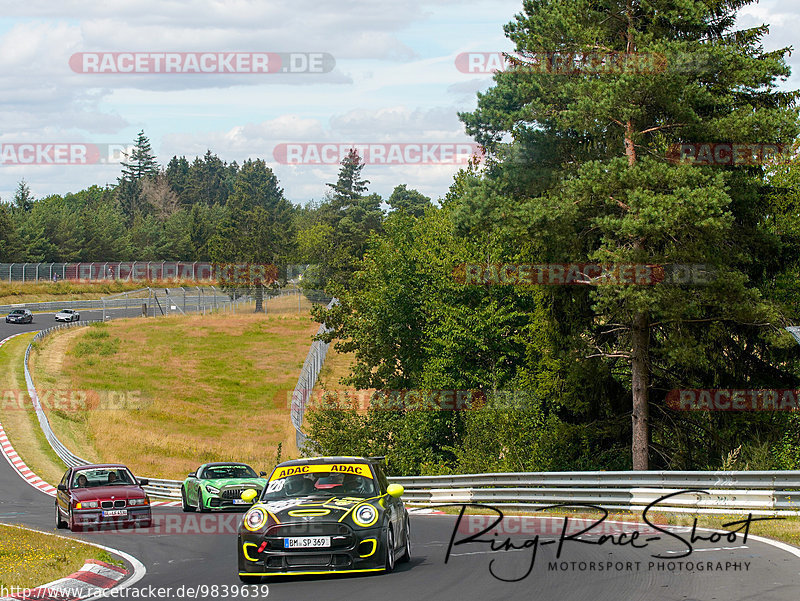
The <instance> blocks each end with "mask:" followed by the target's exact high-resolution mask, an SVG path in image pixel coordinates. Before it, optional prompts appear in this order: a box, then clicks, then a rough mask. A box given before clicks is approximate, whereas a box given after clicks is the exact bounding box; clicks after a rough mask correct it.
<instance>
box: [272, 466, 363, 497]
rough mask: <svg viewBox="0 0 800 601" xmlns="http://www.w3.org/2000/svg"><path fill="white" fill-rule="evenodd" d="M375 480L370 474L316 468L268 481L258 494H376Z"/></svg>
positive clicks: (302, 495)
mask: <svg viewBox="0 0 800 601" xmlns="http://www.w3.org/2000/svg"><path fill="white" fill-rule="evenodd" d="M377 495H378V489H377V485H376V483H375V480H373V479H372V478H371V477H370V476H366V475H358V474H342V473H336V472H323V471H317V472H313V473H304V474H293V475H288V476H285V477H278V478H275V476H274V475H273V479H272V480H271V481H270V483H269V485H268V486H267V488H265V489H264V492H263V493H262V495H261V500H262V501H277V500H279V499H286V498H297V497H364V498H367V497H375V496H377Z"/></svg>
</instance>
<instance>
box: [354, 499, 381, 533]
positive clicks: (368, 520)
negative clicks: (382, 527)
mask: <svg viewBox="0 0 800 601" xmlns="http://www.w3.org/2000/svg"><path fill="white" fill-rule="evenodd" d="M377 520H378V512H377V511H375V508H374V507H373V506H372V505H367V504H364V505H359V506H358V507H356V508H355V511H353V521H354V522H355V523H356V524H358V525H359V526H361V527H362V528H366V527H367V526H372V525H373V524H374V523H375V522H376V521H377Z"/></svg>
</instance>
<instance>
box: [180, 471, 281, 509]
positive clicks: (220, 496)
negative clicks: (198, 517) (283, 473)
mask: <svg viewBox="0 0 800 601" xmlns="http://www.w3.org/2000/svg"><path fill="white" fill-rule="evenodd" d="M266 475H267V473H266V472H261V476H266ZM266 485H267V481H266V480H265V479H264V478H261V477H260V476H259V474H256V472H255V470H254V469H253V468H252V467H250V466H249V465H247V464H245V463H235V462H218V463H205V464H203V465H201V466H200V467H199V468H197V470H196V471H194V472H192V473H191V474H189V475H188V476H187V477H186V479H185V480H184V481H183V486H181V501H182V505H183V510H184V511H197V510H199V511H201V512H205V511H211V510H212V509H249V508H250V506H251V505H252V504H253V501H252V500H250V501H245V500H243V499H242V493H243V492H244V491H246V490H248V489H251V488H252V489H254V490H256V491H257V492H258V493H259V494H260V493H261V489H262V488H264V487H265V486H266Z"/></svg>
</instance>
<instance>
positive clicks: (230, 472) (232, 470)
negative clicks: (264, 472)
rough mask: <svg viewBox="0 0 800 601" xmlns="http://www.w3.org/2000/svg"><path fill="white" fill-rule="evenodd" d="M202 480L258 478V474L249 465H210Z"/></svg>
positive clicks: (205, 470)
mask: <svg viewBox="0 0 800 601" xmlns="http://www.w3.org/2000/svg"><path fill="white" fill-rule="evenodd" d="M200 478H202V479H205V480H220V479H225V478H258V474H256V472H255V471H254V470H253V468H252V467H250V466H249V465H210V466H208V467H207V468H206V469H204V470H203V473H202V474H200Z"/></svg>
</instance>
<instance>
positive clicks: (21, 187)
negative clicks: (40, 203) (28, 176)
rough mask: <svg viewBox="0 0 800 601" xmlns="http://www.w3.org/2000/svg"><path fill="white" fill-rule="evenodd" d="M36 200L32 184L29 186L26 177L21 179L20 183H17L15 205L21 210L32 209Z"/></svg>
mask: <svg viewBox="0 0 800 601" xmlns="http://www.w3.org/2000/svg"><path fill="white" fill-rule="evenodd" d="M34 200H35V198H34V196H33V193H32V192H31V188H30V186H28V182H26V181H25V180H24V179H23V180H20V182H19V184H17V190H16V191H15V192H14V200H13V204H14V207H15V208H16V209H17V210H19V211H24V212H27V211H30V210H31V208H33V201H34Z"/></svg>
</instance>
